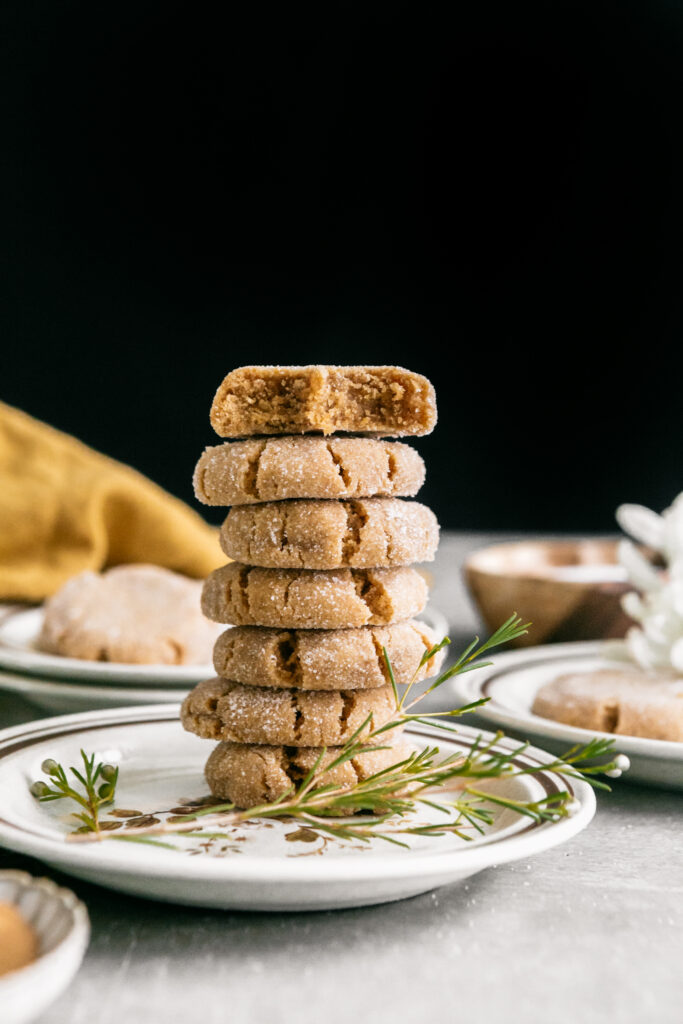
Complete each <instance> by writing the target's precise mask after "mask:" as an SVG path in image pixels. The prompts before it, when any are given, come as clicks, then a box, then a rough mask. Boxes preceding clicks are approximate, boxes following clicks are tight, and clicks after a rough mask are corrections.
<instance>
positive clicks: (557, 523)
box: [0, 0, 683, 532]
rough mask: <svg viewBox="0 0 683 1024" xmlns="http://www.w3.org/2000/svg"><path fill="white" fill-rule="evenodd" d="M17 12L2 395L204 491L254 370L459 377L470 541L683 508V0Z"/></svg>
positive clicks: (179, 490) (6, 98) (440, 482)
mask: <svg viewBox="0 0 683 1024" xmlns="http://www.w3.org/2000/svg"><path fill="white" fill-rule="evenodd" d="M461 6H462V5H459V4H452V5H448V6H447V5H443V6H432V5H428V4H416V3H414V2H412V3H402V2H397V0H394V2H392V3H387V4H384V3H364V4H352V3H335V2H325V3H317V4H315V5H310V6H308V5H302V4H279V5H277V6H275V5H273V7H272V8H271V7H270V6H264V5H262V4H241V5H233V4H220V5H215V6H211V5H205V4H189V3H178V2H172V0H167V2H164V3H163V4H161V3H144V2H136V3H128V4H126V3H123V4H119V5H114V6H112V5H109V4H107V5H105V4H93V3H74V2H71V3H69V2H60V3H54V2H43V3H30V2H24V3H21V4H16V5H10V6H9V7H7V8H5V12H6V14H5V16H6V17H8V21H7V22H6V23H5V26H4V29H3V33H2V35H3V38H4V40H5V44H4V45H5V52H4V54H3V59H2V67H3V69H4V72H3V73H4V75H5V85H4V88H3V97H2V98H3V125H4V128H3V136H2V138H3V145H2V166H1V180H0V190H1V195H2V203H3V207H4V211H3V224H4V227H3V229H2V249H3V256H4V258H5V266H4V270H3V280H4V287H3V292H4V301H3V323H2V325H0V327H1V329H2V339H3V342H2V345H3V356H2V371H1V380H2V387H1V392H0V393H1V396H2V398H4V399H5V400H6V401H8V402H10V403H12V404H14V405H17V406H20V407H21V408H23V409H25V410H26V411H28V412H30V413H32V414H33V415H36V416H38V417H40V418H42V419H45V420H47V421H48V422H50V423H52V424H54V425H55V426H58V427H60V428H62V429H64V430H67V431H70V432H72V433H74V434H76V435H77V436H79V437H80V438H82V439H83V440H84V441H86V442H88V443H89V444H91V445H93V446H95V447H97V448H100V449H101V450H103V451H105V452H107V453H108V454H110V455H113V456H114V457H116V458H119V459H122V460H123V461H126V462H128V463H130V464H132V465H134V466H136V467H137V468H138V469H140V470H141V471H142V472H144V473H146V474H148V475H149V476H151V477H152V478H153V479H155V480H156V481H157V482H158V483H160V484H162V485H163V486H165V487H167V488H169V489H170V490H172V491H173V492H174V493H176V494H178V495H179V496H181V497H183V498H185V499H186V500H190V501H191V500H193V499H192V495H191V486H190V479H191V474H192V469H193V467H194V464H195V462H196V459H197V458H198V455H199V453H200V451H201V449H202V448H203V446H204V445H205V444H211V443H215V442H216V441H217V439H216V438H215V437H214V436H213V434H212V432H211V429H210V427H209V424H208V410H209V406H210V402H211V399H212V396H213V393H214V391H215V389H216V387H217V385H218V384H219V382H220V380H221V378H222V377H223V375H224V374H225V373H226V372H227V371H228V370H230V369H232V368H233V367H235V366H238V365H241V364H244V363H309V362H335V363H355V362H364V363H399V364H402V365H406V366H408V367H410V368H411V369H415V370H418V371H421V372H423V373H426V374H427V375H428V376H429V377H430V378H431V379H432V380H433V382H434V384H435V386H436V389H437V399H438V405H439V423H438V426H437V429H436V431H435V433H434V434H433V435H432V436H431V437H429V438H426V439H423V440H421V441H418V442H416V443H417V445H418V447H419V449H420V451H421V452H422V454H423V455H424V456H425V458H426V459H427V465H428V482H427V484H426V485H425V488H424V490H423V491H422V492H421V498H422V499H423V500H425V501H427V502H428V503H429V504H431V505H432V506H433V507H434V509H435V510H436V512H437V514H438V515H439V518H440V520H441V522H442V524H443V525H444V526H446V527H452V528H460V529H464V528H471V529H478V528H481V529H515V530H532V531H555V530H571V531H575V532H579V531H581V532H583V531H586V532H592V531H598V532H599V531H610V530H614V529H615V522H614V509H615V507H616V505H617V504H619V503H620V502H622V501H639V502H642V503H644V504H647V505H649V506H651V507H654V508H657V509H661V508H663V507H664V506H666V505H667V504H669V502H670V501H671V500H672V499H673V497H674V496H675V495H676V494H677V493H678V492H679V491H680V490H681V489H683V474H682V473H681V468H680V467H681V458H680V451H681V440H682V434H683V430H682V427H681V398H680V395H681V375H680V363H679V350H680V345H681V342H680V339H681V327H682V325H683V323H682V321H683V316H682V309H681V260H682V253H681V245H682V241H681V240H682V238H683V205H682V204H683V187H682V181H683V5H679V4H674V3H670V2H669V3H665V2H660V0H647V2H646V0H643V2H642V3H624V2H619V3H613V4H607V3H600V2H591V3H580V2H576V3H562V2H557V0H554V2H553V3H547V2H543V3H538V4H530V3H515V4H511V3H509V2H508V3H504V4H497V3H489V2H487V3H486V4H478V5H476V4H475V5H467V9H466V10H461V9H460V8H461Z"/></svg>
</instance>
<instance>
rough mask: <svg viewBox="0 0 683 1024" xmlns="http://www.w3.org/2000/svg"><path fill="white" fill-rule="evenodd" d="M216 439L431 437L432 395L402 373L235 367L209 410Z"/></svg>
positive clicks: (415, 376) (426, 385) (423, 382)
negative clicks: (309, 435) (264, 436)
mask: <svg viewBox="0 0 683 1024" xmlns="http://www.w3.org/2000/svg"><path fill="white" fill-rule="evenodd" d="M210 418H211V426H212V427H213V429H214V430H215V431H216V433H217V434H218V435H219V436H220V437H250V436H253V435H255V434H306V433H311V432H314V433H322V434H325V435H327V434H335V433H339V432H342V433H343V432H350V433H353V434H371V435H380V436H390V437H402V436H405V435H414V436H419V435H422V434H429V433H431V431H432V430H433V429H434V425H435V423H436V398H435V395H434V388H433V387H432V385H431V383H430V382H429V381H428V380H427V378H426V377H423V376H422V375H421V374H419V373H413V372H412V370H405V369H403V367H401V366H241V367H239V368H238V369H236V370H232V372H231V373H229V374H228V375H227V377H225V379H224V380H223V382H222V383H221V384H220V386H219V388H218V390H217V392H216V395H215V397H214V400H213V404H212V406H211V417H210Z"/></svg>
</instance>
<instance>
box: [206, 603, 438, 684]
mask: <svg viewBox="0 0 683 1024" xmlns="http://www.w3.org/2000/svg"><path fill="white" fill-rule="evenodd" d="M436 640H437V638H436V635H435V634H434V632H433V631H432V630H431V629H430V628H429V627H428V626H425V625H424V624H423V623H422V622H417V621H415V620H413V619H410V620H408V622H397V623H395V624H394V625H393V626H362V627H361V628H360V629H333V630H325V629H308V630H279V629H265V628H260V627H258V626H235V627H234V628H233V629H228V630H226V632H225V633H223V634H222V635H221V636H219V638H218V640H217V641H216V645H215V647H214V649H213V664H214V668H215V669H216V672H217V674H218V675H219V676H223V678H225V679H235V680H237V681H238V682H240V683H245V684H247V685H250V686H279V687H296V689H298V690H366V689H373V688H375V687H377V686H385V685H386V684H387V683H388V682H389V681H390V680H389V673H388V672H387V668H386V664H385V662H384V655H383V653H382V648H383V647H386V649H387V654H388V655H389V659H390V661H391V667H392V669H393V672H394V678H395V680H396V682H397V683H398V684H399V685H403V684H405V683H409V682H410V680H411V679H412V677H413V674H414V673H415V672H416V671H417V669H418V665H419V664H420V660H421V658H422V656H423V654H424V653H425V651H427V650H429V649H430V648H431V647H433V646H434V644H435V643H436ZM444 658H445V652H444V651H439V652H438V653H437V654H435V655H434V656H433V657H432V658H430V660H429V661H428V662H426V663H425V664H424V665H423V666H422V668H420V669H419V671H417V675H416V679H417V680H420V679H428V678H429V677H430V676H433V675H436V674H437V673H438V671H439V669H440V667H441V665H442V664H443V660H444Z"/></svg>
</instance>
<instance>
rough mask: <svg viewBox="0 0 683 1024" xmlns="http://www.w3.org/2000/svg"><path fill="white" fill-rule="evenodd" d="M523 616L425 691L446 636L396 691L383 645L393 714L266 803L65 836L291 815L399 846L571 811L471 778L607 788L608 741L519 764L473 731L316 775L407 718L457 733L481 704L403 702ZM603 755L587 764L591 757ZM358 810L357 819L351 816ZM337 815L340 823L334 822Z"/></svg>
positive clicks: (616, 770) (476, 662)
mask: <svg viewBox="0 0 683 1024" xmlns="http://www.w3.org/2000/svg"><path fill="white" fill-rule="evenodd" d="M528 626H529V623H522V621H521V619H520V618H518V617H517V616H516V615H512V616H510V618H509V619H508V620H507V621H506V622H504V623H503V625H502V626H500V627H499V629H497V630H496V631H495V633H493V635H492V636H491V637H489V639H488V640H486V641H484V643H480V642H479V638H478V637H475V639H474V640H473V641H472V642H471V643H470V644H469V645H468V647H467V648H466V649H465V650H464V651H463V652H462V654H461V655H460V656H459V657H458V658H457V659H456V660H455V662H454V663H453V664H452V665H451V666H450V667H449V668H448V669H446V671H445V672H443V673H442V674H441V675H439V676H438V677H437V679H436V680H435V681H434V682H433V683H431V684H430V685H429V686H428V687H427V688H426V689H425V690H423V691H422V692H421V693H419V694H417V696H415V695H414V694H415V691H414V687H415V683H416V681H417V676H418V674H419V671H420V669H421V668H422V667H423V666H424V665H425V664H427V662H429V661H430V660H431V658H433V657H434V656H435V655H436V654H437V653H438V652H439V651H441V650H442V649H443V648H444V647H445V646H446V645H447V644H449V643H450V640H449V639H448V638H444V639H443V640H442V641H441V642H440V643H438V644H436V645H435V646H433V647H432V648H430V649H429V650H427V651H425V653H424V655H423V656H422V658H421V660H420V663H419V665H418V667H417V669H416V671H415V674H414V676H413V678H412V679H411V680H410V682H409V683H408V684H407V685H406V688H405V690H404V692H403V694H402V695H399V689H398V684H397V683H396V680H395V677H394V672H393V668H392V666H391V662H390V659H389V655H388V653H387V651H386V649H384V659H385V663H386V668H387V674H388V676H389V679H390V681H391V685H392V687H393V691H394V696H395V700H396V714H395V716H394V717H393V718H392V720H391V721H389V722H386V723H384V724H383V725H381V726H378V727H377V728H375V727H374V725H373V721H372V715H368V717H367V718H366V720H365V721H364V722H363V723H362V724H361V725H360V726H359V727H358V728H357V729H356V731H355V732H354V733H353V735H352V736H351V737H350V738H349V739H348V740H347V742H346V743H345V744H344V746H343V747H342V748H341V749H340V750H339V752H338V753H337V755H336V756H335V757H334V758H333V759H332V760H331V761H327V762H326V761H325V758H326V754H327V748H323V749H321V752H320V754H319V756H318V758H317V760H316V762H315V764H314V765H313V767H312V768H311V770H310V771H309V772H308V774H307V775H306V776H305V778H303V779H302V780H301V781H300V782H299V783H298V785H295V784H292V786H291V787H290V788H289V789H288V790H287V791H286V792H285V793H283V794H282V795H281V796H280V798H279V799H278V800H276V801H274V802H273V803H268V804H260V805H258V806H255V807H251V808H248V809H247V810H239V809H237V808H236V807H235V805H234V804H232V803H225V804H220V805H212V806H209V807H207V808H205V809H202V810H193V811H192V812H191V813H188V815H187V816H184V817H181V818H180V819H178V818H177V817H176V818H174V820H173V822H164V823H160V824H156V825H149V826H138V827H131V828H129V829H127V832H126V835H125V836H117V835H115V834H112V833H111V832H103V831H99V832H96V831H95V830H88V832H87V833H86V832H80V833H79V834H74V835H71V836H68V837H67V838H68V839H69V840H71V841H75V842H87V841H93V840H104V839H110V838H111V839H130V840H134V839H135V838H137V837H140V838H141V839H142V837H145V836H150V835H159V834H164V833H189V832H192V833H196V830H197V828H198V827H199V828H200V829H201V828H202V825H204V824H207V825H209V824H210V825H211V826H217V827H225V826H235V825H239V824H243V823H245V822H247V821H250V820H253V819H255V818H282V817H289V818H295V819H297V820H298V821H300V822H301V824H303V825H308V826H312V827H314V828H315V829H317V830H318V831H320V832H323V833H326V834H329V835H331V836H334V837H336V838H338V839H354V840H360V841H361V842H368V841H370V840H371V839H373V838H375V839H377V838H378V839H383V840H385V841H387V842H391V843H398V844H399V845H402V846H405V845H407V844H406V843H405V842H403V841H402V840H400V839H398V838H397V836H398V835H400V834H405V835H444V834H447V833H453V834H456V835H458V836H460V837H461V838H463V839H469V838H471V835H469V834H468V832H467V831H465V829H470V830H472V829H473V830H475V831H478V832H482V831H483V829H484V826H485V825H489V824H491V822H492V821H493V812H494V808H495V807H496V806H500V807H506V808H509V809H510V810H513V811H515V812H517V813H519V814H524V815H526V816H528V817H530V818H532V819H533V820H534V821H536V822H543V821H556V820H558V819H559V818H561V817H568V816H569V815H571V814H572V813H574V812H575V811H576V810H577V807H578V805H577V802H576V800H575V799H574V798H573V797H572V796H571V794H570V792H569V791H568V790H567V791H564V792H560V793H555V794H552V795H550V796H546V797H543V798H542V799H540V800H535V801H527V802H524V801H518V800H513V799H510V798H507V797H504V796H502V795H499V794H495V793H491V792H488V791H484V790H482V789H481V788H480V784H481V782H482V781H484V780H490V779H500V778H512V777H515V776H521V775H533V774H535V773H536V772H539V771H546V770H551V771H554V772H555V773H556V774H559V775H564V776H566V777H568V778H578V779H584V780H585V781H587V782H589V783H590V784H591V785H593V786H595V787H598V788H601V789H609V786H608V785H607V784H606V783H604V782H601V781H599V780H597V779H595V778H593V776H595V775H596V774H598V773H602V774H606V775H611V776H618V775H620V774H621V772H622V770H624V769H625V768H626V767H628V761H627V759H626V758H624V757H623V755H616V756H615V749H614V742H613V740H603V739H595V740H593V741H591V742H590V743H589V744H587V745H586V746H584V747H572V748H571V750H569V751H567V753H566V754H565V756H564V757H563V758H558V759H557V760H555V761H553V762H551V763H550V764H542V765H534V764H527V763H524V762H523V761H520V758H521V757H522V755H523V754H524V752H525V751H526V749H527V747H528V744H527V743H521V744H520V745H519V746H517V747H515V748H514V749H512V750H508V749H501V747H500V745H499V744H500V741H501V739H502V738H503V734H502V733H501V732H498V733H496V734H495V735H494V736H493V738H491V739H490V740H488V741H486V740H485V739H484V737H482V736H479V737H477V738H476V740H475V742H474V743H473V745H472V747H471V748H470V749H469V751H468V752H467V753H466V754H459V753H458V754H453V755H451V756H450V757H446V758H442V759H439V748H438V747H427V748H425V749H424V750H421V751H419V752H414V753H412V754H410V755H409V756H408V757H406V758H404V759H403V760H402V761H400V762H398V763H397V764H393V765H390V766H388V767H387V768H383V769H381V770H380V771H378V772H375V773H373V774H372V775H370V776H368V777H367V778H365V779H363V780H359V781H358V782H356V783H355V784H354V785H353V786H351V787H350V788H347V787H343V786H339V785H337V784H334V783H329V782H328V783H325V782H321V781H320V779H321V778H323V779H324V777H325V774H326V773H329V772H330V771H331V770H333V769H334V768H336V767H338V766H340V765H342V764H344V763H346V762H349V761H352V760H353V759H354V758H355V757H357V756H359V755H361V754H364V753H368V752H370V751H373V750H384V749H387V745H386V744H384V745H383V743H382V735H383V734H384V733H388V732H390V731H391V730H393V729H397V728H399V727H401V726H404V725H406V724H407V723H410V722H419V723H422V724H426V725H430V726H435V727H437V728H439V729H442V730H445V731H446V732H451V733H456V732H457V726H456V725H455V724H453V723H452V721H450V720H451V719H453V718H457V717H459V716H461V715H463V714H466V713H468V712H470V711H472V710H474V709H475V708H477V707H479V706H481V705H482V704H485V703H486V700H485V699H484V700H478V701H474V702H473V703H471V704H468V705H466V706H464V707H460V708H454V709H451V710H447V711H440V712H430V713H428V714H420V713H419V712H415V711H413V710H412V709H414V708H415V707H416V705H417V704H418V703H419V702H420V701H421V700H422V699H423V698H424V697H426V696H427V694H429V693H432V692H433V691H434V690H436V689H438V688H439V687H440V686H442V685H443V684H444V683H445V682H446V681H447V680H448V679H451V678H452V677H453V676H455V675H458V674H462V673H463V672H469V671H471V670H472V669H474V668H480V667H483V666H484V665H487V664H490V662H481V660H480V659H481V657H482V655H484V654H485V653H486V652H487V651H489V650H491V649H492V648H494V647H498V646H500V645H502V644H505V643H508V642H510V641H511V640H514V639H516V638H517V637H519V636H522V635H523V634H525V633H526V632H527V631H528ZM600 758H603V759H604V758H608V759H609V760H607V761H606V762H605V761H604V760H603V761H602V763H599V764H596V763H595V762H596V760H597V759H600ZM448 790H455V791H458V792H459V795H458V796H457V797H456V798H455V799H453V800H447V799H445V797H444V794H445V793H446V792H448ZM420 807H425V808H426V807H429V808H432V809H434V810H437V811H438V812H440V813H442V814H443V815H444V822H443V823H442V824H439V823H436V824H429V825H415V824H409V823H408V822H406V821H405V819H406V818H407V817H408V816H409V815H411V814H413V813H414V812H415V811H416V810H417V809H419V808H420ZM358 812H364V813H363V817H361V818H353V817H352V816H353V815H355V814H357V813H358ZM334 819H343V820H334Z"/></svg>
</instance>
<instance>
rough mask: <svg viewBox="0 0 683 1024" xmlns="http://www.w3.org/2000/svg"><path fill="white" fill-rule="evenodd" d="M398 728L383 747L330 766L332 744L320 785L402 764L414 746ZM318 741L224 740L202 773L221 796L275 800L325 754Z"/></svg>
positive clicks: (251, 803)
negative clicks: (272, 743) (316, 744)
mask: <svg viewBox="0 0 683 1024" xmlns="http://www.w3.org/2000/svg"><path fill="white" fill-rule="evenodd" d="M399 733H400V730H393V731H392V732H391V733H385V734H383V736H382V739H383V741H385V742H386V743H387V744H390V745H388V746H387V747H386V748H385V749H384V750H374V751H370V752H368V753H362V754H359V755H357V756H356V757H354V758H352V759H351V760H350V761H345V762H344V763H343V764H340V765H337V766H336V767H335V768H333V769H331V770H330V771H328V772H326V771H325V770H324V769H325V766H326V765H328V764H330V763H331V762H332V761H333V760H334V759H335V758H336V757H337V756H338V754H339V748H335V747H330V748H328V749H327V750H326V751H325V753H324V754H323V756H322V759H321V762H320V766H319V769H318V773H317V776H316V780H317V782H316V784H317V785H320V786H322V785H326V784H328V783H329V784H333V785H335V786H340V787H341V788H343V789H351V787H352V786H355V785H356V783H357V782H362V781H364V780H365V779H367V778H368V777H369V776H370V775H374V774H375V773H376V772H378V771H381V770H382V769H384V768H388V767H389V766H390V765H393V764H398V763H399V762H400V761H403V760H405V759H406V758H407V757H409V756H410V755H411V753H412V752H413V748H412V746H411V745H410V744H408V743H405V742H404V741H402V740H401V739H400V737H399V736H398V734H399ZM321 753H323V752H322V750H321V749H320V748H319V747H283V746H263V745H251V744H243V743H227V742H222V743H219V744H218V746H216V747H215V748H214V749H213V750H212V752H211V754H210V755H209V759H208V761H207V762H206V767H205V770H204V774H205V776H206V781H207V783H208V785H209V789H210V790H211V792H212V794H213V795H214V796H215V797H218V799H220V800H229V801H231V802H232V803H234V804H235V805H236V806H237V807H243V808H248V807H255V806H257V805H259V804H261V803H273V802H274V801H275V800H278V799H279V798H280V797H281V796H283V795H284V794H285V793H286V792H287V791H288V790H290V791H291V790H292V787H293V786H296V785H297V783H299V782H301V780H302V779H303V778H304V777H305V776H306V775H307V773H308V772H309V771H310V770H311V769H312V768H313V767H314V766H315V764H316V761H317V760H318V758H319V757H320V755H321Z"/></svg>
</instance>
